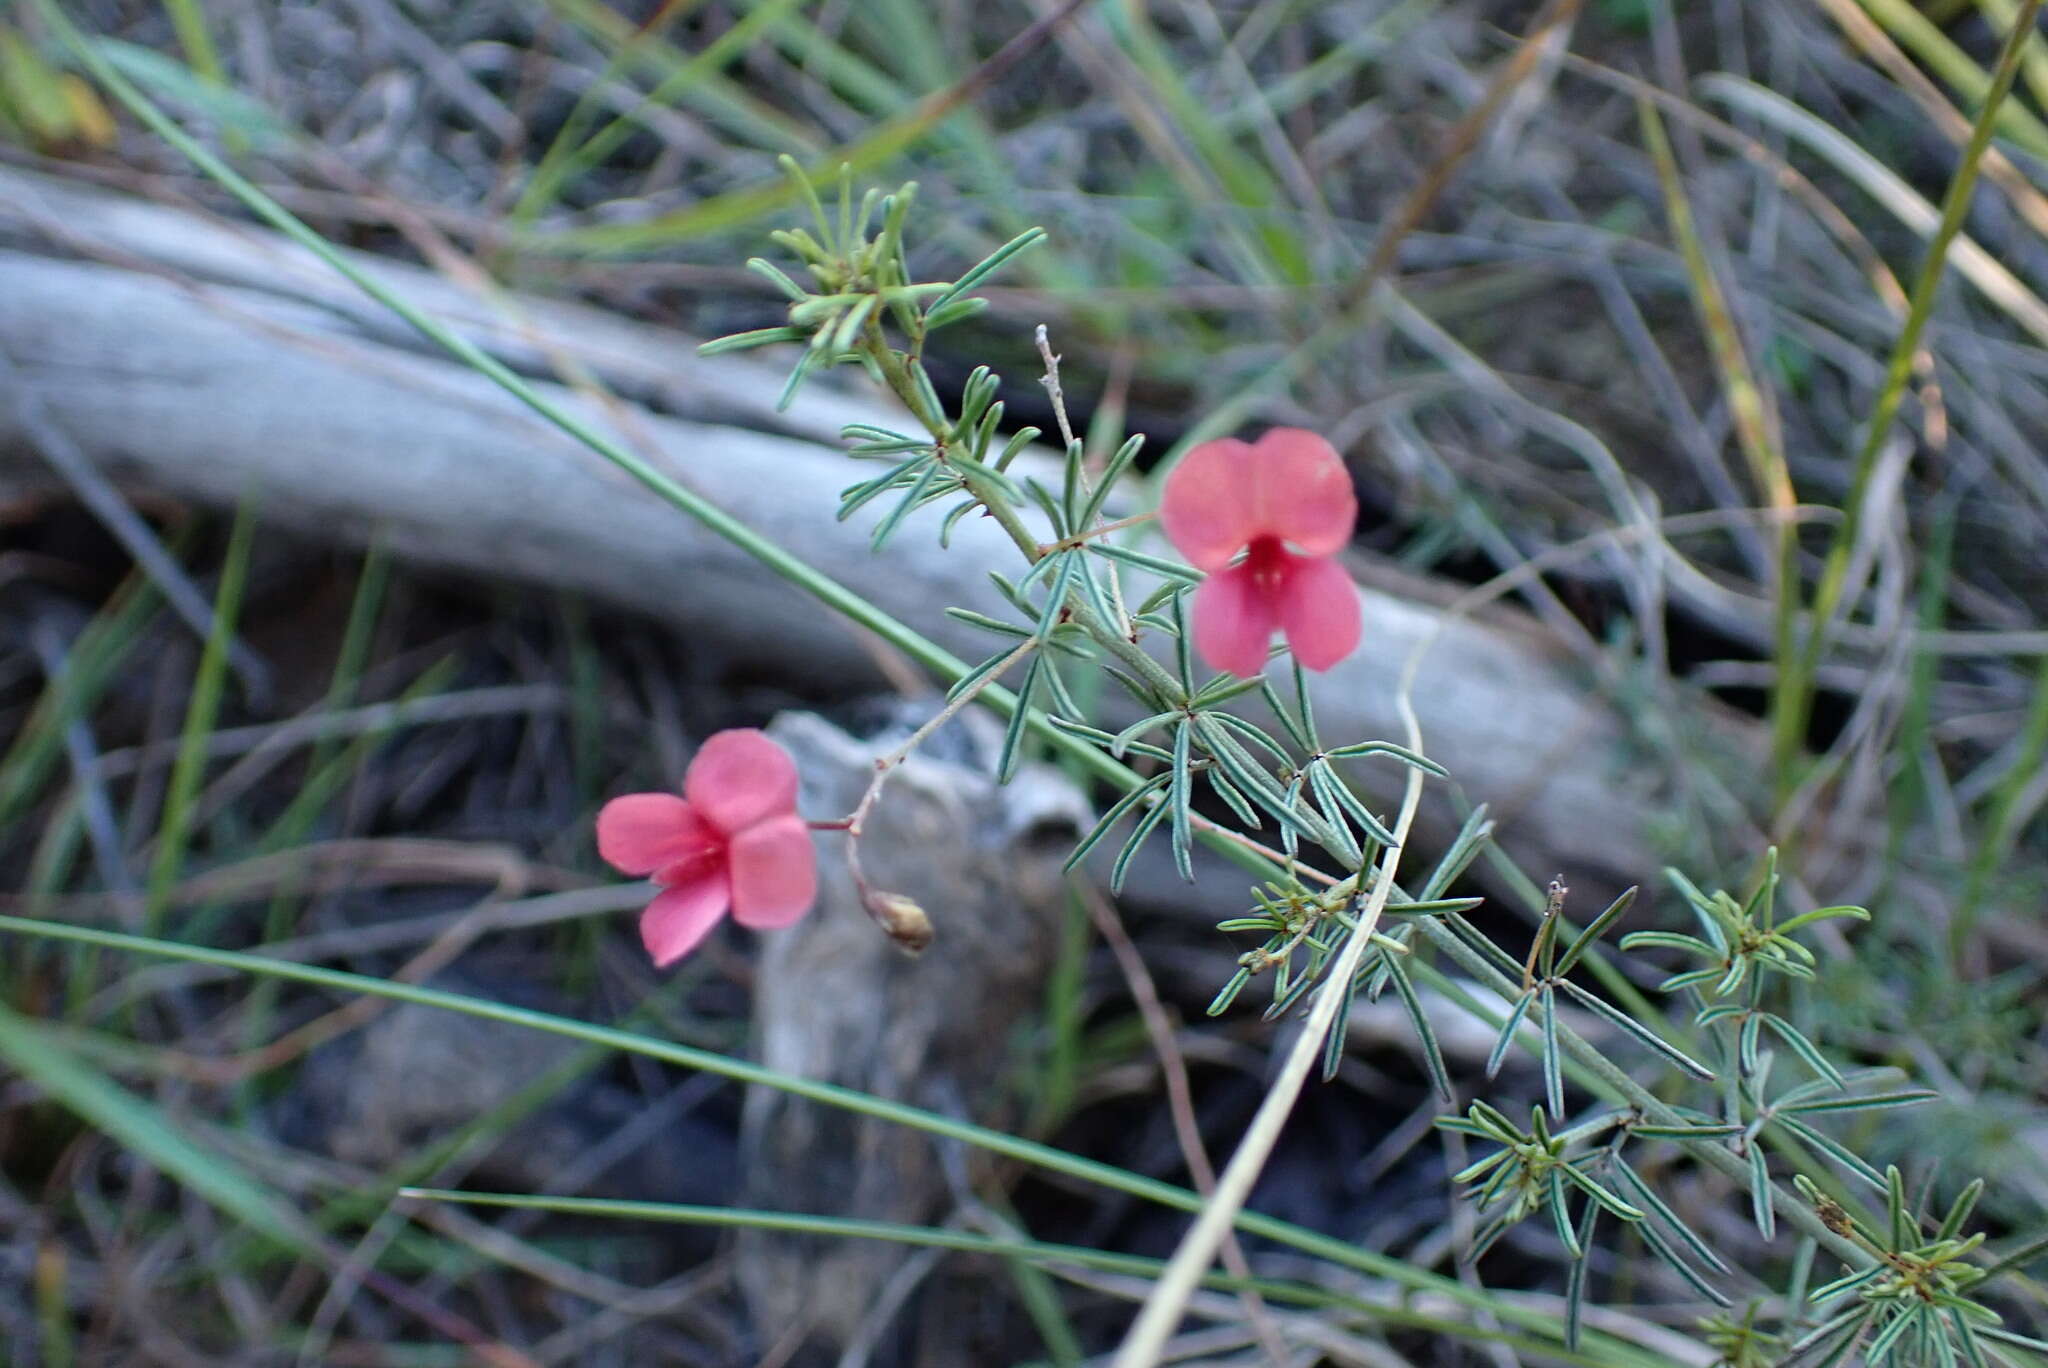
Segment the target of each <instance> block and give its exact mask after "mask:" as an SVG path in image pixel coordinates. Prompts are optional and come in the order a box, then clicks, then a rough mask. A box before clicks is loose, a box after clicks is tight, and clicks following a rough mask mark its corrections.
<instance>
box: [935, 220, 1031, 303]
mask: <svg viewBox="0 0 2048 1368" xmlns="http://www.w3.org/2000/svg"><path fill="white" fill-rule="evenodd" d="M1045 238H1046V233H1045V229H1043V228H1027V229H1025V230H1024V231H1023V232H1021V233H1019V234H1017V236H1015V237H1013V238H1011V239H1010V240H1009V241H1008V242H1006V243H1004V244H1003V245H1002V246H1000V247H998V248H996V249H995V250H994V251H993V252H990V253H989V254H988V255H987V256H985V257H983V258H982V259H981V260H980V261H978V262H976V263H975V264H974V265H972V266H970V267H968V268H967V273H966V274H965V275H963V276H961V277H960V278H959V279H958V280H956V281H954V282H953V286H952V288H951V289H949V290H947V291H946V292H945V293H944V294H942V295H940V296H939V297H938V298H937V299H934V300H933V301H932V302H931V304H930V305H929V306H927V307H926V309H925V317H926V319H927V320H929V319H930V317H931V315H933V314H934V313H937V312H938V311H939V310H940V309H942V308H944V307H945V306H946V305H948V304H950V303H952V302H953V301H954V300H955V299H957V298H959V297H960V296H961V295H964V294H966V293H967V292H968V291H969V290H971V289H973V288H974V287H975V286H977V285H979V284H980V283H981V282H982V281H984V280H986V279H988V278H989V277H990V276H991V275H993V274H995V273H996V272H997V271H999V270H1001V269H1002V268H1003V265H1004V264H1005V263H1006V262H1008V261H1009V260H1010V258H1011V257H1014V256H1016V255H1017V254H1018V253H1019V252H1022V251H1026V250H1028V249H1030V248H1032V247H1036V246H1037V245H1038V244H1039V243H1041V242H1043V241H1045ZM926 326H927V327H929V326H930V324H929V322H927V324H926Z"/></svg>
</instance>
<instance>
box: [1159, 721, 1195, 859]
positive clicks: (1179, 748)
mask: <svg viewBox="0 0 2048 1368" xmlns="http://www.w3.org/2000/svg"><path fill="white" fill-rule="evenodd" d="M1194 730H1195V729H1194V727H1193V726H1192V725H1188V724H1185V723H1184V724H1182V725H1181V726H1178V727H1175V728H1174V729H1173V768H1172V769H1171V770H1169V771H1168V772H1167V773H1168V775H1169V777H1170V778H1171V781H1172V782H1171V783H1169V784H1168V786H1167V795H1166V806H1167V809H1168V811H1170V812H1171V813H1172V814H1173V831H1172V835H1171V838H1170V842H1171V844H1172V846H1173V867H1174V868H1175V869H1177V870H1179V871H1180V876H1181V878H1183V879H1185V880H1187V881H1188V882H1189V883H1193V882H1194V881H1195V867H1194V864H1193V856H1192V854H1191V852H1192V850H1193V847H1194V827H1195V812H1194V793H1195V776H1194V756H1193V755H1192V754H1191V753H1190V751H1189V749H1188V746H1189V743H1190V741H1191V740H1192V738H1193V735H1194Z"/></svg>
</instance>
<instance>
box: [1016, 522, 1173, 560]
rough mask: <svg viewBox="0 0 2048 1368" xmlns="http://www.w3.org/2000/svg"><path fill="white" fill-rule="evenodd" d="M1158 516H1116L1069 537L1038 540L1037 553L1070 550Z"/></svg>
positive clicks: (1043, 554) (1044, 553) (1047, 553)
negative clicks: (1055, 539)
mask: <svg viewBox="0 0 2048 1368" xmlns="http://www.w3.org/2000/svg"><path fill="white" fill-rule="evenodd" d="M1158 516H1159V515H1158V514H1157V513H1133V514H1131V516H1130V517H1128V518H1118V519H1117V520H1116V521H1115V522H1110V523H1100V524H1098V525H1096V526H1094V527H1091V528H1089V529H1088V530H1087V531H1086V532H1076V533H1074V534H1073V535H1072V536H1070V537H1061V538H1060V539H1059V540H1058V541H1056V542H1040V543H1039V546H1038V553H1039V554H1040V555H1042V556H1049V555H1051V554H1053V552H1055V551H1072V550H1073V549H1074V548H1076V547H1078V546H1082V545H1085V544H1086V543H1088V542H1091V541H1094V540H1095V539H1096V538H1097V537H1106V536H1108V535H1109V534H1110V533H1112V532H1121V531H1123V530H1124V529H1125V528H1126V527H1137V526H1140V525H1142V524H1144V523H1148V522H1151V521H1152V520H1153V519H1154V518H1156V517H1158Z"/></svg>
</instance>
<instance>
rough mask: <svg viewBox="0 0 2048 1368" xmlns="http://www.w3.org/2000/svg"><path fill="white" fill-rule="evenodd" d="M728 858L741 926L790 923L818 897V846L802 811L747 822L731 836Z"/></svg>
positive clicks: (734, 904) (735, 910) (766, 927)
mask: <svg viewBox="0 0 2048 1368" xmlns="http://www.w3.org/2000/svg"><path fill="white" fill-rule="evenodd" d="M727 860H728V863H727V865H726V868H727V870H728V871H729V872H730V874H731V878H732V916H733V920H734V921H736V922H738V923H739V924H740V925H741V926H751V927H753V928H754V929H755V930H756V931H771V930H773V929H774V928H776V927H778V926H788V925H789V924H790V923H791V922H793V921H795V920H797V919H798V918H799V917H801V916H803V914H804V913H806V912H808V911H810V910H811V904H812V903H814V902H816V901H817V898H818V852H817V849H816V848H815V847H814V846H812V844H811V829H810V828H809V827H808V826H806V825H804V819H803V818H801V817H797V816H789V817H773V818H770V819H769V820H768V821H765V822H759V823H756V824H755V825H753V826H750V827H748V828H747V829H746V830H745V831H742V832H741V833H740V834H739V835H737V836H735V837H733V838H732V846H731V848H730V850H729V852H728V855H727Z"/></svg>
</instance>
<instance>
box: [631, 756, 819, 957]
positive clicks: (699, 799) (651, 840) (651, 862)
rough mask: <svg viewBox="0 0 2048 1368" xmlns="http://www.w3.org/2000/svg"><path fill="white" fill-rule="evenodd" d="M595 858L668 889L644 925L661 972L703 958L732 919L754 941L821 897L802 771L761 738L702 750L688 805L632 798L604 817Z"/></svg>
mask: <svg viewBox="0 0 2048 1368" xmlns="http://www.w3.org/2000/svg"><path fill="white" fill-rule="evenodd" d="M597 851H598V854H600V855H602V856H604V858H605V861H606V862H607V863H609V864H611V865H614V866H616V867H617V868H618V870H619V872H620V873H622V874H633V875H640V876H648V875H651V876H652V877H653V879H654V881H655V882H656V883H658V884H660V885H661V886H662V891H661V892H660V893H658V894H656V895H655V898H654V901H653V902H651V903H649V904H648V905H647V910H646V911H645V912H644V913H642V914H641V916H640V939H641V941H642V942H644V943H645V944H646V946H647V953H648V954H650V955H652V956H653V957H654V962H655V964H656V965H657V966H660V967H664V968H665V967H667V966H668V965H671V964H674V963H675V962H676V961H677V960H679V959H681V958H682V957H683V956H684V955H687V954H689V953H690V951H692V950H694V949H696V948H697V943H698V942H699V941H701V940H703V939H704V937H705V936H707V935H709V934H710V932H711V928H712V927H714V926H716V925H718V919H719V918H720V917H723V916H724V915H725V914H726V912H727V911H728V910H729V911H731V913H732V915H733V920H734V921H737V922H738V923H739V924H740V925H741V926H750V927H752V928H754V929H755V930H756V931H766V930H770V929H772V928H774V927H778V926H788V925H789V924H790V923H792V922H794V921H796V920H797V919H798V918H799V917H801V916H803V914H804V913H806V912H808V911H810V910H811V904H812V902H814V901H815V900H816V899H817V896H818V857H817V854H816V852H815V851H814V850H812V848H811V832H810V828H809V827H808V826H807V825H806V824H805V822H804V819H803V818H801V817H799V816H797V813H796V762H795V761H794V760H792V759H790V758H789V752H788V751H786V750H784V749H783V748H782V747H780V746H778V745H776V744H775V743H774V742H773V741H771V740H769V739H768V738H767V737H766V736H765V735H763V734H762V733H760V732H758V731H752V730H737V731H722V732H719V733H718V734H717V735H716V736H713V737H711V738H709V739H708V740H706V741H705V742H704V744H703V745H701V746H699V747H698V748H697V754H696V757H695V758H694V759H692V760H691V761H690V768H689V772H688V773H687V774H685V775H684V776H683V796H682V797H680V798H678V797H677V796H676V795H675V794H673V793H629V794H626V795H625V796H624V797H622V798H614V799H612V800H611V801H610V802H609V803H606V804H605V805H604V807H603V809H602V810H600V811H599V812H598V814H597Z"/></svg>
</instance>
